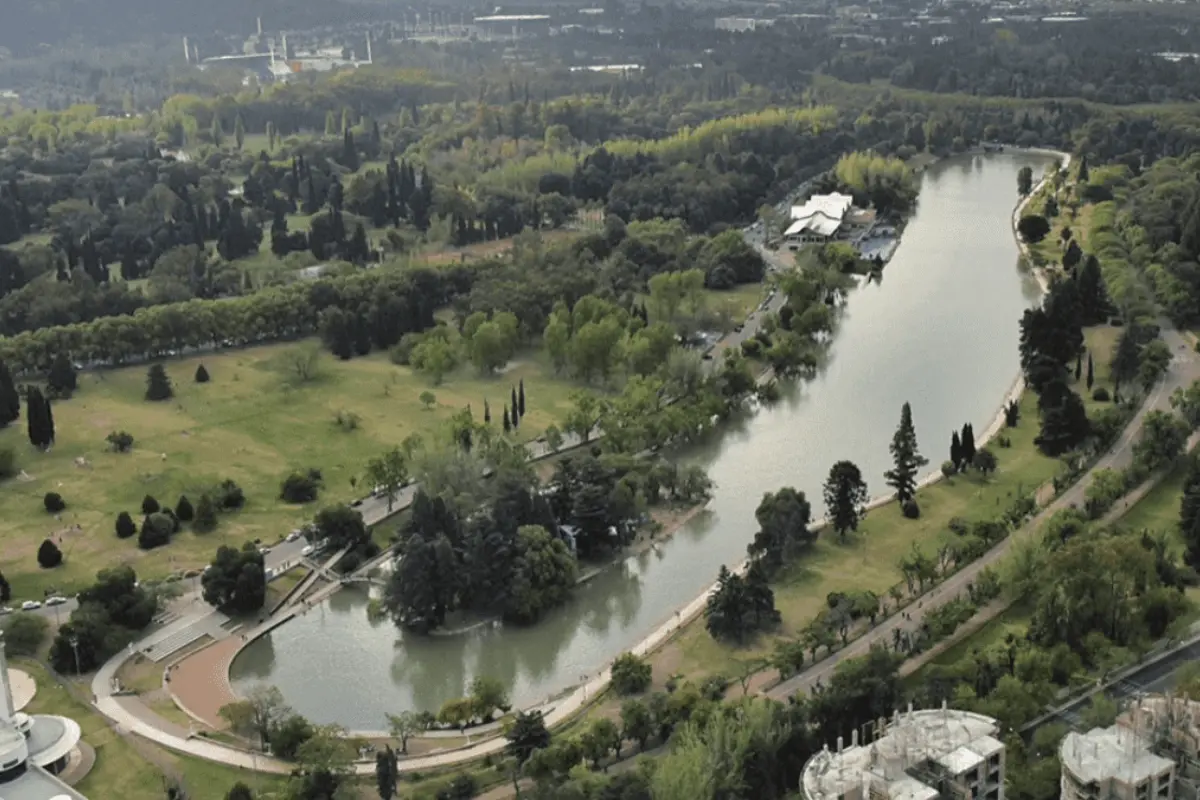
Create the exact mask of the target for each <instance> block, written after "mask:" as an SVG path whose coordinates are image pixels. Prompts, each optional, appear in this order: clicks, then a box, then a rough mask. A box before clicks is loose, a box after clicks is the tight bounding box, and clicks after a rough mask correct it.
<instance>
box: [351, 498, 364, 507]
mask: <svg viewBox="0 0 1200 800" xmlns="http://www.w3.org/2000/svg"><path fill="white" fill-rule="evenodd" d="M362 504H363V501H362V498H361V497H360V498H358V499H357V500H355V501H354V502H353V503H351V504H350V507H351V508H358V507H359V506H361V505H362Z"/></svg>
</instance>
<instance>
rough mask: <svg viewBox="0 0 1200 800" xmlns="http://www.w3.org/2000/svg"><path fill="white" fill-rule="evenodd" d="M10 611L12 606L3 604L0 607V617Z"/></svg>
mask: <svg viewBox="0 0 1200 800" xmlns="http://www.w3.org/2000/svg"><path fill="white" fill-rule="evenodd" d="M12 612H13V607H12V606H4V607H3V608H0V617H2V616H4V615H5V614H11V613H12Z"/></svg>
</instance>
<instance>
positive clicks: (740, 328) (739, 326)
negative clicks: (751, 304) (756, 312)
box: [733, 322, 746, 333]
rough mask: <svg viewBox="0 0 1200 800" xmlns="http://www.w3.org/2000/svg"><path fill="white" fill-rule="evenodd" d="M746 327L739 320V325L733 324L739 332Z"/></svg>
mask: <svg viewBox="0 0 1200 800" xmlns="http://www.w3.org/2000/svg"><path fill="white" fill-rule="evenodd" d="M745 327H746V326H745V325H743V324H741V323H740V322H739V323H738V324H737V325H734V326H733V329H734V330H735V331H736V332H738V333H741V332H742V329H743V328H745Z"/></svg>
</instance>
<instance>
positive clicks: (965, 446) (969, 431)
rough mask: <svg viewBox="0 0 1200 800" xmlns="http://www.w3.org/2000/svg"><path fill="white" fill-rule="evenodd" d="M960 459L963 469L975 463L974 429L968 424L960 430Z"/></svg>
mask: <svg viewBox="0 0 1200 800" xmlns="http://www.w3.org/2000/svg"><path fill="white" fill-rule="evenodd" d="M962 457H963V469H966V468H968V467H970V466H971V464H973V463H975V429H974V428H973V427H971V423H969V422H968V423H966V424H964V425H963V429H962Z"/></svg>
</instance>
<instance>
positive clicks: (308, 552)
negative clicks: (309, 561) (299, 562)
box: [300, 544, 317, 556]
mask: <svg viewBox="0 0 1200 800" xmlns="http://www.w3.org/2000/svg"><path fill="white" fill-rule="evenodd" d="M316 550H317V548H315V547H313V546H312V545H311V544H306V545H304V549H303V550H301V551H300V555H302V556H311V555H312V554H313V553H315V552H316Z"/></svg>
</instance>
